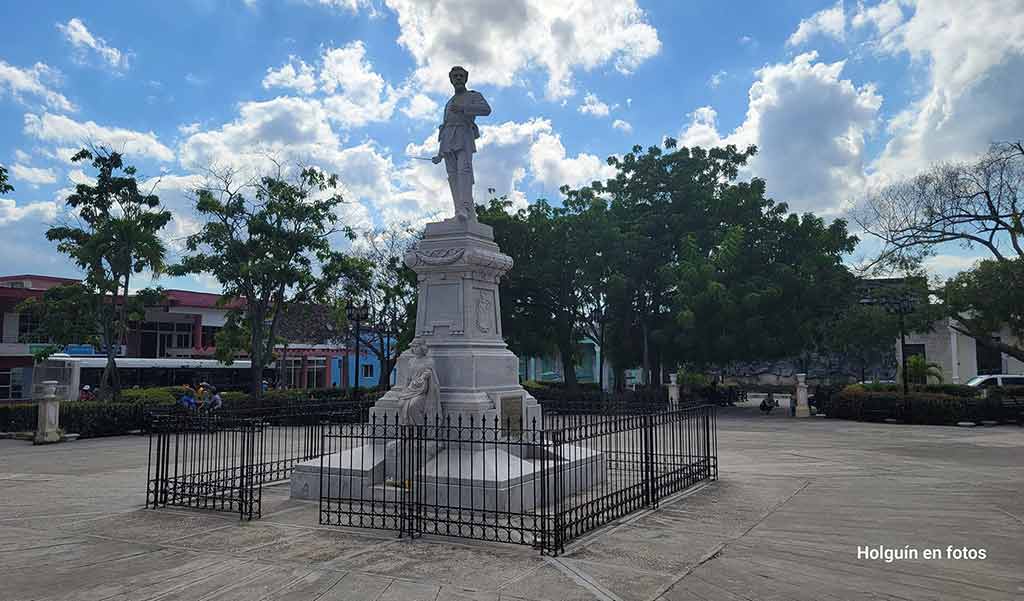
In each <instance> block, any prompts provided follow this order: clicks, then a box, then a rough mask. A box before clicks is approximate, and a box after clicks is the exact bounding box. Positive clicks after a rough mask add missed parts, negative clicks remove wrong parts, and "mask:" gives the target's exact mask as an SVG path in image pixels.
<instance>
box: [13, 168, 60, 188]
mask: <svg viewBox="0 0 1024 601" xmlns="http://www.w3.org/2000/svg"><path fill="white" fill-rule="evenodd" d="M11 174H12V175H14V178H15V179H19V180H21V181H23V182H28V183H30V184H35V185H39V184H52V183H55V182H56V181H57V174H56V173H54V172H53V169H45V168H43V167H28V166H26V165H22V164H21V163H15V164H14V165H13V166H12V167H11Z"/></svg>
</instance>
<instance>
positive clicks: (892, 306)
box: [860, 292, 914, 398]
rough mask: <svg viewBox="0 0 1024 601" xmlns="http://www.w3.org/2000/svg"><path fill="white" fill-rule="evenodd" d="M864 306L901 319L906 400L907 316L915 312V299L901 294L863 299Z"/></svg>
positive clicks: (902, 375) (902, 372)
mask: <svg viewBox="0 0 1024 601" xmlns="http://www.w3.org/2000/svg"><path fill="white" fill-rule="evenodd" d="M860 304H862V305H880V306H881V307H882V308H884V309H885V310H886V312H888V313H893V314H895V315H896V316H897V317H899V327H900V366H901V367H902V369H901V370H900V372H901V373H900V375H901V378H900V379H901V380H902V384H903V397H904V398H906V396H907V394H908V392H909V388H910V387H909V385H908V383H907V327H906V316H907V315H908V314H909V313H911V312H912V311H913V310H914V298H913V297H912V296H910V295H909V294H907V293H905V292H904V293H901V294H900V295H899V296H896V297H883V298H873V297H868V298H862V299H861V300H860Z"/></svg>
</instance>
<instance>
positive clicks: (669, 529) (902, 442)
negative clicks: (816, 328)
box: [0, 408, 1024, 601]
mask: <svg viewBox="0 0 1024 601" xmlns="http://www.w3.org/2000/svg"><path fill="white" fill-rule="evenodd" d="M146 453H147V440H146V438H144V437H117V438H106V439H95V440H82V441H78V442H74V443H66V444H60V445H52V446H47V447H33V446H31V445H29V444H27V443H23V442H20V441H14V440H0V600H2V601H15V600H17V601H23V600H30V599H33V600H35V599H40V600H41V599H46V600H58V599H62V600H67V601H88V600H97V601H98V600H111V601H112V600H139V601H142V600H157V599H159V600H161V601H172V600H179V599H180V600H185V601H199V600H210V601H212V600H217V601H227V600H235V599H237V600H258V599H288V600H295V601H300V600H301V601H307V600H314V599H316V600H320V601H331V600H343V601H359V600H367V601H370V600H379V601H383V600H417V599H425V600H431V601H433V600H456V601H469V600H489V601H497V600H499V599H501V600H510V599H526V600H537V601H548V600H550V601H561V600H570V599H572V600H576V599H599V600H604V601H608V600H616V599H622V600H633V599H650V600H654V599H658V600H664V601H690V600H708V601H717V600H723V601H734V600H737V601H738V600H741V599H745V600H756V601H764V600H769V599H780V600H781V599H799V600H804V599H806V600H814V601H821V600H835V601H850V600H858V599H872V600H877V599H901V600H907V599H913V600H921V599H951V600H953V599H955V600H965V601H969V600H975V599H978V600H980V599H1005V600H1011V599H1016V600H1020V599H1024V468H1022V460H1024V428H1019V427H1016V426H1000V427H995V428H985V429H982V428H975V429H963V428H948V427H928V426H903V425H891V424H864V423H855V422H846V421H838V420H827V419H821V418H811V419H807V420H795V419H792V418H788V417H786V416H784V415H781V414H779V413H777V414H775V415H772V416H768V417H764V416H761V415H760V414H759V413H758V412H757V410H756V409H750V408H731V409H726V410H724V411H723V412H722V414H721V417H720V419H719V453H720V458H721V459H720V461H721V480H719V481H718V482H716V483H713V484H710V485H707V486H705V487H703V488H701V489H699V490H696V491H694V492H691V493H689V494H688V495H686V496H683V497H681V498H675V499H672V500H670V501H667V502H663V503H662V505H661V507H660V508H659V509H657V510H655V511H647V512H644V513H641V514H635V515H633V516H630V517H629V518H626V519H625V520H622V521H620V522H617V523H615V524H612V525H610V526H608V527H606V528H604V529H603V530H601V531H599V532H597V533H594V534H592V535H590V536H589V537H588V538H585V539H584V540H582V541H579V542H577V543H575V544H573V545H572V546H571V547H570V548H569V549H567V552H566V553H565V554H564V555H563V556H561V557H557V558H545V557H541V556H540V555H539V554H538V553H537V552H536V551H533V550H531V549H527V548H520V547H515V546H509V545H504V546H503V545H495V544H486V543H473V542H466V541H450V540H439V539H426V538H424V539H418V540H416V541H412V542H410V541H408V540H400V539H397V538H396V537H395V536H393V535H391V534H390V533H386V532H370V531H356V530H351V529H345V530H341V529H329V528H320V527H318V526H317V524H316V510H317V505H316V504H315V503H299V502H293V501H290V500H288V498H287V490H288V486H287V484H284V485H279V486H273V487H268V488H267V489H265V490H264V495H263V515H264V518H263V519H262V520H259V521H255V522H252V523H240V522H239V521H238V520H237V518H235V517H233V516H231V515H218V514H213V513H204V512H199V511H188V510H172V509H167V510H146V509H141V507H142V505H143V504H144V496H145V495H144V480H145V474H146ZM859 545H870V546H873V547H877V546H878V545H886V546H888V547H900V548H903V547H904V545H911V546H914V547H916V548H918V549H923V548H924V547H940V548H942V549H945V548H946V547H947V546H948V545H953V546H956V547H963V546H966V547H973V548H984V549H985V550H986V553H987V559H985V560H983V561H981V560H975V561H953V560H940V561H935V560H930V561H925V560H917V561H899V562H894V563H885V562H883V561H880V560H866V559H858V558H857V547H858V546H859Z"/></svg>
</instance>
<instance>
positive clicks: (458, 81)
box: [448, 65, 469, 91]
mask: <svg viewBox="0 0 1024 601" xmlns="http://www.w3.org/2000/svg"><path fill="white" fill-rule="evenodd" d="M448 81H450V82H452V85H453V86H455V90H456V91H462V90H465V89H466V82H467V81H469V71H466V69H465V68H464V67H460V66H458V65H456V66H454V67H452V70H451V71H449V72H448Z"/></svg>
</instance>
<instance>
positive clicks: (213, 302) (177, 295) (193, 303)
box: [164, 289, 245, 309]
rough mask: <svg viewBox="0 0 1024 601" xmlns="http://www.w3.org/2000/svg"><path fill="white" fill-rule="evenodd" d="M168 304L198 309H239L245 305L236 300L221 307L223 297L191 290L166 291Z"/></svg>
mask: <svg viewBox="0 0 1024 601" xmlns="http://www.w3.org/2000/svg"><path fill="white" fill-rule="evenodd" d="M164 295H165V296H166V297H167V301H168V303H170V304H171V305H174V306H177V307H196V308H198V309H237V308H240V307H243V306H244V305H245V302H244V301H241V300H235V301H232V302H230V303H225V304H224V305H219V304H218V302H219V301H220V299H221V295H219V294H213V293H212V292H193V291H191V290H175V289H171V290H164Z"/></svg>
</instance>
